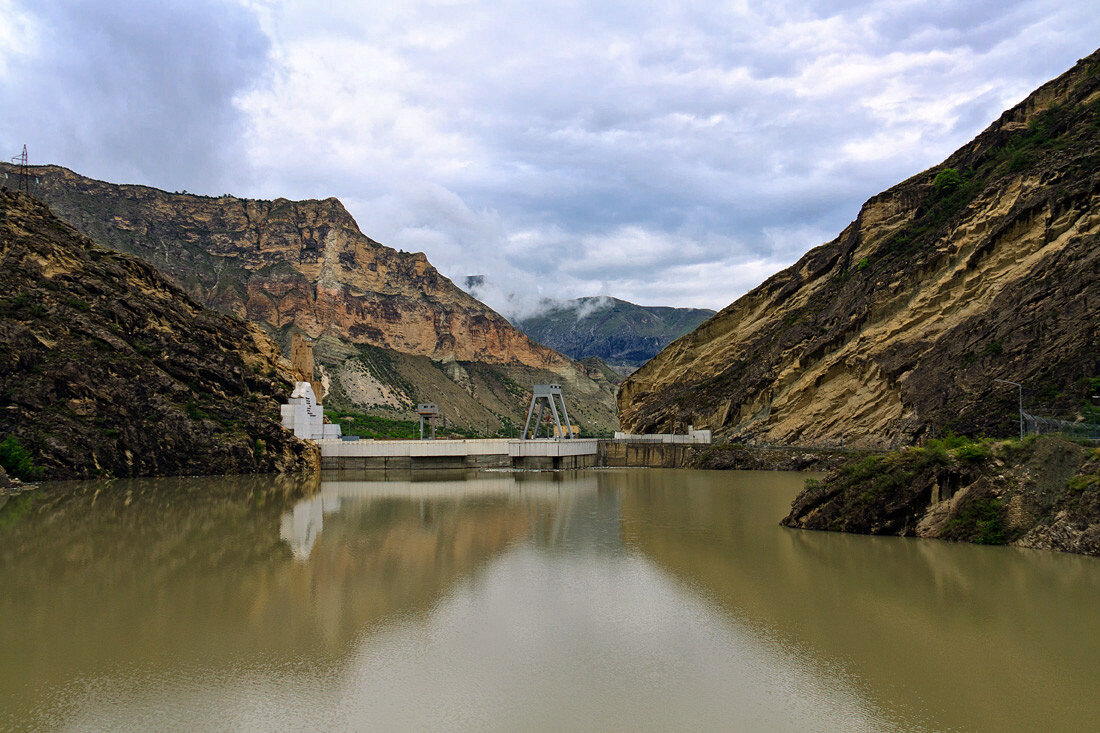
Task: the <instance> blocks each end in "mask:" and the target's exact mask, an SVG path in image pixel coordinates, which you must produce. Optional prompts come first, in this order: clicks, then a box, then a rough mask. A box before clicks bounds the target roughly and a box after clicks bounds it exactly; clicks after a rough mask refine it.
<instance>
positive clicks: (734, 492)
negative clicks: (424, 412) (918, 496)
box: [0, 470, 1100, 730]
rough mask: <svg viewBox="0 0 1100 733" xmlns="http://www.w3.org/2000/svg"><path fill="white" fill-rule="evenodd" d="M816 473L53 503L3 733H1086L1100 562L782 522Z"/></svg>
mask: <svg viewBox="0 0 1100 733" xmlns="http://www.w3.org/2000/svg"><path fill="white" fill-rule="evenodd" d="M804 479H805V475H799V474H783V473H751V472H691V471H671V470H618V471H616V470H608V471H586V472H555V473H522V472H521V473H512V472H493V471H483V472H472V473H469V474H466V475H462V474H458V475H456V474H454V473H448V474H442V475H432V474H414V475H412V476H409V475H405V476H403V477H393V476H385V475H369V474H363V475H354V476H352V475H349V474H336V475H333V476H331V477H330V476H328V475H326V476H324V477H323V479H322V478H319V477H312V478H291V477H270V476H268V477H247V478H242V477H232V478H202V479H198V478H196V479H148V480H134V481H115V482H112V483H111V484H110V485H104V484H101V483H94V482H82V483H72V484H64V485H55V486H51V487H47V488H43V489H42V490H40V491H39V492H37V494H36V495H35V496H34V501H33V503H29V504H28V503H27V502H26V501H24V503H23V504H22V505H20V506H14V505H9V506H7V507H5V508H4V509H3V510H0V519H3V520H4V521H3V522H2V523H0V526H2V527H4V528H5V529H4V530H3V533H2V534H0V587H2V588H3V593H2V596H0V622H2V623H0V728H7V727H16V728H22V727H46V728H55V727H75V728H111V729H118V728H134V729H145V728H149V727H156V728H159V729H225V728H236V729H285V728H301V727H326V728H332V727H335V728H356V729H363V728H374V729H394V728H408V727H416V728H423V727H428V728H446V729H455V728H457V729H468V728H484V727H492V728H503V729H514V728H532V727H534V728H555V729H560V728H572V729H607V728H617V729H622V728H639V729H662V728H669V727H686V726H688V725H692V726H693V727H701V728H707V729H718V728H730V727H732V728H739V729H776V728H780V729H803V728H807V727H809V728H825V729H845V730H851V729H868V730H870V729H906V730H910V729H925V728H935V729H942V728H952V727H958V728H964V729H988V730H994V729H996V730H1009V729H1031V728H1037V727H1045V728H1065V729H1072V728H1087V727H1089V723H1090V721H1091V722H1095V720H1096V719H1097V716H1098V715H1100V704H1098V703H1097V702H1096V700H1095V699H1094V695H1093V694H1092V693H1093V691H1094V690H1095V689H1096V686H1097V684H1098V683H1100V668H1098V662H1097V659H1100V641H1098V639H1097V634H1096V633H1095V629H1096V628H1097V625H1096V622H1097V611H1096V609H1097V608H1098V603H1097V602H1098V601H1100V562H1098V561H1096V560H1094V559H1091V558H1083V557H1075V556H1069V555H1059V554H1054V553H1042V552H1033V551H1021V550H1014V549H1008V548H982V547H972V546H963V545H952V544H947V543H942V542H934V541H916V540H901V539H896V538H871V537H857V536H848V535H837V534H826V533H814V532H799V531H794V530H787V529H782V528H780V527H778V526H777V522H778V519H779V517H781V516H782V515H783V514H784V513H785V510H786V508H787V507H788V506H789V502H790V499H791V498H792V496H793V495H794V493H796V492H797V490H798V488H799V487H800V486H801V483H802V481H803V480H804Z"/></svg>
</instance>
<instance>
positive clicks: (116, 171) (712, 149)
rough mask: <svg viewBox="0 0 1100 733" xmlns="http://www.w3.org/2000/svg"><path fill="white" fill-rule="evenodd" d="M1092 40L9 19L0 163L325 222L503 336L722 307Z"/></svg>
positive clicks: (624, 11) (535, 24)
mask: <svg viewBox="0 0 1100 733" xmlns="http://www.w3.org/2000/svg"><path fill="white" fill-rule="evenodd" d="M1098 16H1100V13H1097V12H1096V6H1095V3H1094V2H1092V0H1080V1H1072V0H1071V1H1070V2H1050V1H1047V0H1034V1H1025V2H1011V1H1009V0H995V1H994V0H979V1H976V2H958V3H950V2H908V1H901V0H897V1H892V2H879V3H860V2H842V1H840V0H833V1H827V0H826V1H822V2H816V3H814V2H797V3H784V2H768V3H748V2H733V3H706V2H695V3H692V2H683V1H681V2H673V3H639V2H560V3H544V4H535V3H530V2H458V1H448V0H435V1H433V2H414V1H412V0H404V1H402V2H395V3H385V2H372V3H368V4H360V3H345V4H341V3H326V4H321V5H319V4H317V3H314V2H306V1H304V0H302V1H300V2H297V1H291V2H285V3H283V2H267V1H265V0H252V1H247V0H243V1H241V2H230V1H228V0H188V1H187V2H178V3H171V2H163V3H159V2H158V3H146V2H137V1H136V0H131V1H129V2H120V0H109V1H100V2H93V1H92V0H83V1H81V0H72V1H60V2H42V1H41V0H38V1H36V2H21V1H18V0H0V105H3V109H4V113H3V115H2V116H0V146H2V149H3V150H5V151H8V150H10V151H11V152H10V153H8V155H11V154H15V153H16V152H18V151H19V149H20V148H21V146H22V144H23V143H24V142H25V143H27V145H28V147H29V149H30V153H31V158H32V161H33V162H56V163H60V164H62V165H66V166H68V167H70V168H73V169H74V170H76V171H78V172H81V173H84V174H87V175H91V176H94V177H97V178H103V179H106V180H111V181H116V182H137V183H145V184H149V185H153V186H157V187H160V188H164V189H168V190H180V189H186V190H190V191H196V192H201V193H210V194H220V193H226V192H228V193H234V194H237V195H243V196H256V197H265V198H273V197H276V196H286V197H288V198H320V197H327V196H337V197H339V198H340V199H341V200H342V201H343V202H344V203H345V205H347V207H348V208H349V210H350V211H351V213H352V214H353V215H354V216H355V218H356V220H357V221H358V222H359V225H360V228H361V229H362V230H363V231H364V232H365V233H367V234H368V235H369V236H371V237H373V238H375V239H377V240H379V241H382V242H384V243H386V244H388V245H390V246H392V247H396V248H399V249H404V250H419V251H424V252H426V253H427V255H428V257H429V259H430V260H431V261H432V262H433V263H434V264H435V265H436V266H437V267H438V268H439V269H440V270H441V271H442V272H443V273H444V274H445V275H447V276H449V277H451V278H452V279H453V280H455V281H456V282H457V283H460V284H461V283H462V282H463V279H464V276H466V275H471V274H483V275H486V276H487V277H486V286H485V288H484V290H483V291H482V293H481V294H482V296H483V297H484V298H485V299H486V300H487V302H489V304H490V305H493V306H494V307H498V308H499V309H501V310H502V311H508V310H510V309H511V308H513V307H514V304H515V303H524V302H536V301H537V300H538V299H539V298H540V297H544V296H569V297H573V296H581V295H614V296H616V297H619V298H623V299H626V300H631V301H634V302H639V303H642V304H645V305H682V306H700V307H711V308H720V307H723V306H725V305H726V304H728V303H729V302H730V301H732V300H733V299H734V298H735V297H736V296H738V295H740V294H742V293H744V292H745V291H746V290H748V289H750V288H751V287H753V286H754V285H756V284H758V283H759V282H760V281H762V280H763V279H764V278H765V277H767V276H768V275H770V274H772V273H773V272H775V271H777V270H778V269H780V268H782V267H784V266H786V265H787V264H790V263H791V262H793V261H794V260H795V259H797V258H798V257H799V256H800V255H801V254H802V253H803V252H805V251H806V250H807V249H809V248H810V247H813V246H815V245H817V244H820V243H821V242H823V241H827V240H829V239H831V238H833V237H834V236H835V235H836V234H837V233H838V232H839V231H840V230H841V229H842V228H843V227H844V226H845V225H846V224H847V223H848V222H849V221H851V220H852V219H853V218H854V217H855V215H856V213H857V212H858V210H859V205H860V204H861V203H862V202H863V201H864V200H865V199H866V198H868V197H869V196H871V195H873V194H875V193H877V192H879V191H881V190H882V189H884V188H887V187H889V186H890V185H892V184H894V183H896V182H898V181H900V180H902V179H904V178H906V177H908V176H910V175H912V174H914V173H916V172H918V171H920V170H923V169H924V168H927V167H928V166H930V165H933V164H935V163H937V162H939V161H940V160H942V159H943V158H944V157H946V155H947V154H948V153H950V152H951V151H952V150H954V149H955V148H957V147H958V146H959V145H961V144H963V143H965V142H966V141H967V140H969V139H970V138H972V137H973V136H974V135H975V134H976V133H977V132H979V131H980V130H981V129H983V128H984V127H985V126H986V125H988V124H989V122H991V121H992V120H993V119H994V118H995V117H996V116H997V115H999V114H1000V112H1001V111H1002V110H1003V109H1005V108H1006V107H1008V106H1010V105H1012V104H1014V103H1015V102H1017V101H1019V100H1020V99H1022V98H1023V97H1024V96H1025V95H1026V94H1027V93H1028V92H1029V91H1031V90H1032V89H1033V88H1034V87H1036V86H1038V85H1039V84H1040V83H1042V82H1043V81H1046V80H1047V79H1049V78H1052V77H1054V76H1057V75H1058V74H1060V73H1061V72H1062V71H1064V70H1065V69H1068V68H1069V67H1070V66H1071V65H1073V63H1074V62H1076V60H1077V59H1078V58H1080V57H1082V56H1085V55H1087V54H1089V53H1091V52H1092V51H1093V50H1094V49H1095V44H1096V43H1097V39H1098V38H1100V20H1098ZM5 157H6V156H5ZM516 294H518V295H519V298H518V299H517V298H516V297H514V296H515V295H516ZM509 295H513V298H512V299H511V300H509V298H508V296H509ZM509 303H512V304H513V306H509V305H508V304H509Z"/></svg>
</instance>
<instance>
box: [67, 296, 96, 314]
mask: <svg viewBox="0 0 1100 733" xmlns="http://www.w3.org/2000/svg"><path fill="white" fill-rule="evenodd" d="M65 303H66V305H69V306H71V307H73V308H76V309H77V310H78V311H84V312H85V313H87V312H88V311H90V310H91V309H92V306H90V305H88V303H87V301H83V300H81V299H80V298H71V297H70V298H65Z"/></svg>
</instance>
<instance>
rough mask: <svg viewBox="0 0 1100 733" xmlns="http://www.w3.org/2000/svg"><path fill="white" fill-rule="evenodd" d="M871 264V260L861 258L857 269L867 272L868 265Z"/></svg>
mask: <svg viewBox="0 0 1100 733" xmlns="http://www.w3.org/2000/svg"><path fill="white" fill-rule="evenodd" d="M869 264H870V260H868V259H867V258H866V257H861V258H860V259H859V262H857V263H856V269H857V270H860V271H863V270H866V269H867V265H869Z"/></svg>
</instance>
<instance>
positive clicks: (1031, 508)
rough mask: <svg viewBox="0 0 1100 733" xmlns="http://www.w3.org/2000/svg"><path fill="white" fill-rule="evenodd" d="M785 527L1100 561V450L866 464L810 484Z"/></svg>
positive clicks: (1016, 451) (960, 448)
mask: <svg viewBox="0 0 1100 733" xmlns="http://www.w3.org/2000/svg"><path fill="white" fill-rule="evenodd" d="M781 524H783V525H784V526H787V527H793V528H798V529H817V530H828V531H837V532H853V533H858V534H875V535H897V536H905V537H931V538H938V539H944V540H953V541H958V542H974V543H977V544H996V545H1001V544H1008V545H1015V546H1018V547H1030V548H1036V549H1047V550H1059V551H1062V552H1073V553H1078V554H1082V555H1091V556H1095V557H1100V448H1094V447H1087V446H1083V445H1079V444H1077V443H1074V442H1071V441H1069V440H1065V439H1063V438H1059V437H1055V436H1041V437H1038V438H1029V439H1027V440H1024V441H1003V442H999V443H994V442H972V441H969V440H966V439H955V440H953V441H951V440H949V441H934V442H933V443H932V444H930V445H927V446H926V447H923V448H907V449H904V450H901V451H896V452H892V453H887V454H882V455H870V456H865V457H863V458H859V459H855V460H851V461H848V462H847V463H845V464H844V465H843V466H841V467H840V468H838V469H835V470H833V471H832V472H830V473H829V475H828V476H826V477H825V478H824V479H822V480H821V481H813V480H811V481H808V482H807V486H806V488H805V489H804V490H803V491H802V492H801V493H800V494H799V495H798V497H797V498H796V499H795V500H794V502H793V503H792V505H791V512H790V514H788V515H787V517H786V518H784V519H783V521H782V522H781Z"/></svg>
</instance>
